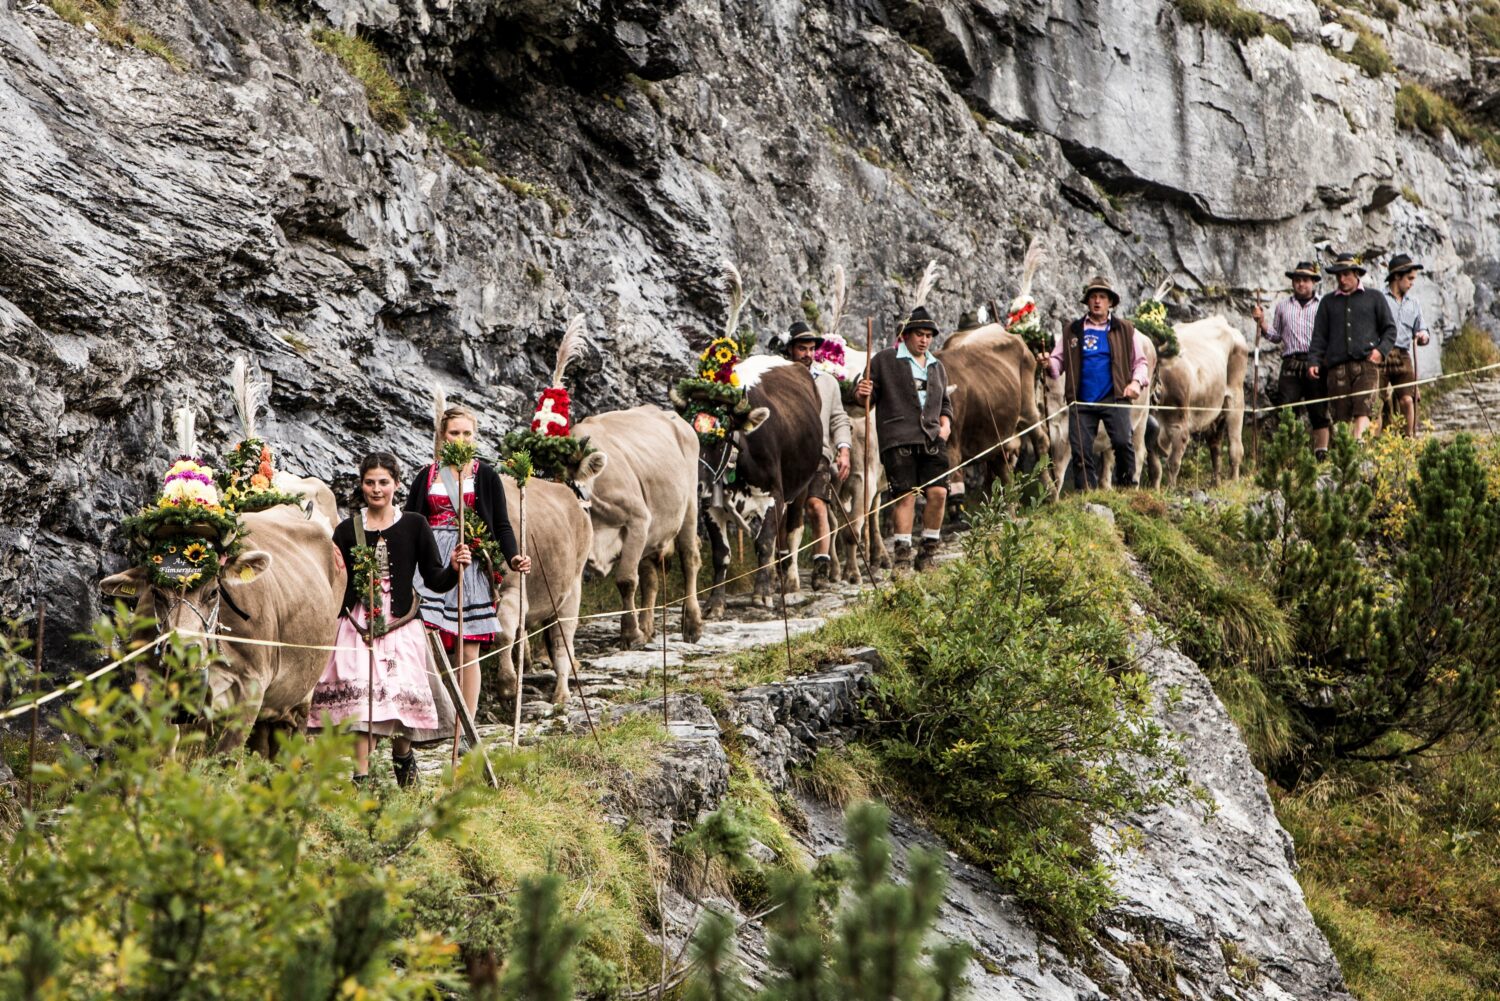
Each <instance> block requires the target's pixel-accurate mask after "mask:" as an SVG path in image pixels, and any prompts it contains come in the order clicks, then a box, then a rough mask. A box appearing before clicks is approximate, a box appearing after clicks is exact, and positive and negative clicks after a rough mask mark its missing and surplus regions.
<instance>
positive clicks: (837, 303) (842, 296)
mask: <svg viewBox="0 0 1500 1001" xmlns="http://www.w3.org/2000/svg"><path fill="white" fill-rule="evenodd" d="M848 295H849V288H848V279H847V277H846V276H845V274H844V266H843V265H842V264H840V265H839V266H837V267H836V268H834V269H833V305H832V306H830V307H829V314H830V315H831V317H832V319H830V320H829V321H828V326H826V327H824V328H823V333H825V334H836V333H838V332H839V321H840V320H842V319H843V318H844V304H845V302H846V301H847V299H848Z"/></svg>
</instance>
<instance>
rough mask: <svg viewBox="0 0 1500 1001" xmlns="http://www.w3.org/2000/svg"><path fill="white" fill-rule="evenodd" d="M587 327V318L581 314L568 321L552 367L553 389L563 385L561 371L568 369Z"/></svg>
mask: <svg viewBox="0 0 1500 1001" xmlns="http://www.w3.org/2000/svg"><path fill="white" fill-rule="evenodd" d="M588 325H589V321H588V317H586V316H585V315H584V314H582V313H579V314H578V315H576V316H574V317H573V318H572V319H571V320H569V321H568V329H567V331H566V332H565V333H564V334H563V339H562V343H561V344H559V345H558V346H557V364H556V365H554V366H552V385H553V387H554V388H555V387H559V386H561V385H562V384H563V381H562V380H563V370H564V369H566V368H567V367H568V362H570V361H572V360H573V352H574V351H576V350H578V342H579V341H581V340H583V332H584V331H585V330H586V329H588Z"/></svg>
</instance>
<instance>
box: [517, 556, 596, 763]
mask: <svg viewBox="0 0 1500 1001" xmlns="http://www.w3.org/2000/svg"><path fill="white" fill-rule="evenodd" d="M536 565H537V568H538V569H539V570H541V571H542V584H543V585H544V586H545V587H546V588H547V600H548V601H550V602H551V603H552V611H553V613H554V614H555V613H556V612H557V597H556V596H555V595H554V594H553V593H552V581H551V580H550V579H549V578H548V577H547V562H546V561H545V560H543V559H542V557H541V554H540V553H538V554H537V558H536ZM522 580H523V583H524V578H522ZM554 628H556V629H558V630H561V629H562V623H561V622H559V623H558V624H557V625H556V626H555V627H554ZM558 635H559V636H560V637H561V638H562V641H563V642H562V646H563V653H565V654H567V656H568V672H569V673H570V674H572V675H573V683H574V684H575V685H577V686H578V701H580V702H582V703H583V718H584V719H586V720H588V721H589V733H591V734H593V735H594V744H595V746H596V747H598V748H599V750H601V751H602V750H604V745H603V744H602V743H600V741H599V731H598V730H595V729H594V715H593V713H591V712H590V711H589V700H588V697H587V696H585V695H584V694H583V680H582V679H581V678H579V677H578V668H577V667H576V666H574V664H573V651H572V649H571V648H570V647H569V645H568V638H567V636H566V635H564V634H563V633H562V632H559V633H558ZM517 691H520V689H519V687H518V688H517Z"/></svg>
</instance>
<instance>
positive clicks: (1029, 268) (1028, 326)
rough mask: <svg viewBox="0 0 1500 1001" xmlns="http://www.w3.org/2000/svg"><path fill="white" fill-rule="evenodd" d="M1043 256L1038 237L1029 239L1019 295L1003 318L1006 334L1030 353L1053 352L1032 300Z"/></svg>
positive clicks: (1022, 266) (1022, 261)
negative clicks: (1013, 337) (1013, 335)
mask: <svg viewBox="0 0 1500 1001" xmlns="http://www.w3.org/2000/svg"><path fill="white" fill-rule="evenodd" d="M1046 256H1047V252H1046V251H1045V250H1043V249H1042V241H1041V240H1040V238H1037V237H1032V240H1031V243H1030V245H1029V246H1027V248H1026V256H1025V257H1024V258H1022V260H1021V289H1020V293H1019V294H1018V295H1017V296H1016V297H1015V298H1014V299H1012V300H1011V301H1010V309H1009V310H1007V312H1006V316H1005V330H1006V333H1010V334H1015V335H1016V336H1017V337H1019V338H1021V340H1023V341H1025V342H1026V346H1027V347H1028V348H1030V349H1031V350H1032V351H1033V352H1036V351H1051V350H1052V344H1051V342H1050V341H1049V340H1048V338H1047V334H1046V332H1045V331H1044V330H1042V316H1041V313H1040V312H1038V311H1037V308H1036V300H1035V299H1033V298H1032V297H1031V282H1032V279H1034V278H1035V277H1036V270H1037V268H1038V267H1039V266H1040V265H1041V263H1042V261H1043V260H1044V259H1045V258H1046ZM995 319H998V317H996V318H995Z"/></svg>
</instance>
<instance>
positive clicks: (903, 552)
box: [891, 542, 911, 574]
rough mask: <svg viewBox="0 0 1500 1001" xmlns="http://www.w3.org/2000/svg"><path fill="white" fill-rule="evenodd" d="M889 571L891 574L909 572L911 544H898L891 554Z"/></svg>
mask: <svg viewBox="0 0 1500 1001" xmlns="http://www.w3.org/2000/svg"><path fill="white" fill-rule="evenodd" d="M891 571H892V572H893V573H898V574H899V573H910V572H911V543H910V542H898V543H896V546H895V548H894V550H893V551H892V552H891Z"/></svg>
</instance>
